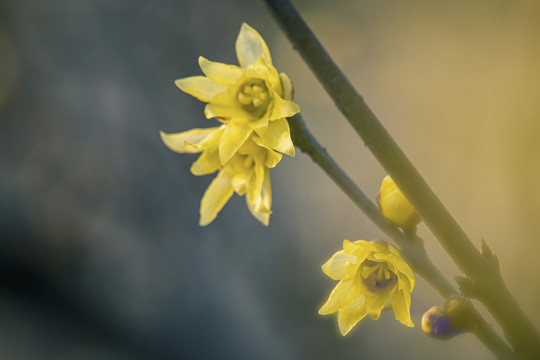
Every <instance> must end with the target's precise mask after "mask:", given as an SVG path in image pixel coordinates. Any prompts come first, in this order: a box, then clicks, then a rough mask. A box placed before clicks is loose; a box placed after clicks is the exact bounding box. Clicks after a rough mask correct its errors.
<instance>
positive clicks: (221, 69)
mask: <svg viewBox="0 0 540 360" xmlns="http://www.w3.org/2000/svg"><path fill="white" fill-rule="evenodd" d="M199 66H200V67H201V70H202V72H203V73H204V75H206V76H207V77H208V78H209V79H210V80H212V81H215V82H216V83H218V84H220V85H231V84H234V83H236V82H237V81H238V79H240V78H241V77H242V74H243V73H244V71H243V70H242V68H240V67H238V66H235V65H228V64H223V63H219V62H214V61H210V60H208V59H205V58H204V57H202V56H200V57H199Z"/></svg>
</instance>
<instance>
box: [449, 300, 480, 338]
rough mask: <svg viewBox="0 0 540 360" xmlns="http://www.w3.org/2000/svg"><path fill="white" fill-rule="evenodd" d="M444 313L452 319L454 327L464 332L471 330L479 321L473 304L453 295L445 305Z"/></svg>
mask: <svg viewBox="0 0 540 360" xmlns="http://www.w3.org/2000/svg"><path fill="white" fill-rule="evenodd" d="M443 311H444V313H445V314H446V316H448V317H449V318H450V319H451V322H452V327H453V328H454V329H460V330H462V331H469V330H471V329H472V328H473V327H474V326H475V324H476V320H477V316H478V313H477V312H476V310H475V309H474V307H473V305H472V303H471V302H470V301H469V300H467V299H465V298H464V297H462V296H459V295H453V296H451V297H450V298H448V300H446V302H445V303H444V307H443Z"/></svg>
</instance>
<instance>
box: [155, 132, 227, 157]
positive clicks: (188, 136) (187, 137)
mask: <svg viewBox="0 0 540 360" xmlns="http://www.w3.org/2000/svg"><path fill="white" fill-rule="evenodd" d="M160 135H161V140H162V141H163V143H164V144H165V145H166V146H167V147H168V148H169V149H171V150H172V151H176V152H179V153H198V152H201V151H203V150H204V149H206V148H208V147H211V146H214V145H215V146H217V144H218V141H219V136H220V135H221V127H213V128H207V129H191V130H188V131H184V132H181V133H174V134H167V133H164V132H163V131H161V132H160Z"/></svg>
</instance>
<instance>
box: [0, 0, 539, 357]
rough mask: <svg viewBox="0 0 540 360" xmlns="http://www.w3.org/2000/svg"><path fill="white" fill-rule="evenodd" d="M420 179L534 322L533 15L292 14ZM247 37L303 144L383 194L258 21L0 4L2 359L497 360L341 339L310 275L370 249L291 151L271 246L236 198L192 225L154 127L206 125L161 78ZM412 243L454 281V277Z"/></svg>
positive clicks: (196, 182)
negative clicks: (306, 131) (318, 147)
mask: <svg viewBox="0 0 540 360" xmlns="http://www.w3.org/2000/svg"><path fill="white" fill-rule="evenodd" d="M295 4H296V5H297V6H298V8H299V10H300V11H301V12H302V14H303V15H304V17H305V18H306V20H307V21H308V23H309V24H310V25H311V26H312V28H313V30H314V32H315V33H316V34H317V35H318V36H319V38H320V39H321V41H322V42H323V44H324V45H325V46H326V47H327V49H328V50H329V52H330V53H331V54H332V56H333V57H334V58H335V60H336V61H337V63H338V64H339V65H340V66H341V67H342V69H343V70H344V72H345V73H346V74H347V75H348V76H349V77H350V80H351V81H352V82H353V83H354V84H355V86H356V87H357V89H358V90H359V92H360V93H361V94H362V95H363V96H364V98H365V100H366V102H367V103H368V104H369V105H370V107H371V108H372V109H373V111H374V112H375V113H376V114H377V115H378V117H379V118H380V119H381V121H382V122H383V123H384V124H385V126H386V127H387V128H388V129H389V131H390V132H391V134H392V135H393V136H394V137H395V139H396V140H397V141H398V143H399V144H400V145H401V146H402V148H403V149H404V150H405V152H406V153H407V154H409V156H410V158H411V159H412V161H413V162H414V163H415V164H416V166H417V167H418V169H419V170H420V172H421V173H422V174H423V175H424V176H425V178H426V179H427V180H428V183H430V184H431V186H432V187H433V189H434V190H435V191H436V192H437V193H438V194H439V196H440V197H441V199H442V200H443V202H444V203H445V204H446V206H447V207H448V208H449V210H450V211H451V213H452V214H453V215H454V216H455V217H456V219H457V220H458V222H459V223H460V224H461V225H462V226H463V228H464V229H465V230H466V232H467V233H468V234H469V235H470V237H471V238H472V239H473V240H474V241H475V242H476V243H477V244H480V239H481V238H485V239H486V240H487V241H488V243H489V244H490V245H491V246H492V249H493V250H494V252H495V253H496V254H497V255H498V256H499V259H500V261H501V268H502V272H503V275H504V277H505V279H506V282H507V283H508V285H509V287H510V289H511V290H512V291H513V293H514V295H515V296H516V298H517V299H518V301H519V302H520V303H521V304H522V306H523V308H524V309H525V310H526V312H527V313H528V314H529V315H530V316H531V318H532V320H533V322H534V323H535V324H536V325H537V326H539V325H540V315H539V313H538V311H537V309H536V305H537V304H538V302H539V301H540V280H539V279H538V276H536V275H537V274H538V273H539V272H540V263H539V262H538V261H537V257H538V253H539V251H540V245H539V242H538V240H537V234H539V233H540V221H538V219H539V218H540V190H539V189H538V186H536V184H539V183H540V165H539V164H540V161H538V160H539V158H540V151H539V150H540V122H539V121H538V119H539V118H540V107H539V106H538V104H539V101H538V96H539V94H540V81H539V80H540V61H538V60H539V58H540V42H539V41H538V39H537V37H538V33H539V30H540V3H539V2H537V1H536V0H518V1H512V2H508V1H502V0H496V1H486V0H474V1H470V0H469V1H466V0H458V1H437V2H434V1H427V0H407V1H405V0H403V1H401V0H388V1H385V0H377V1H373V0H369V1H368V0H363V1H342V0H340V1H333V2H325V1H307V0H304V1H295ZM242 22H248V23H249V24H250V25H252V26H253V27H255V28H256V29H257V30H259V32H260V33H261V34H262V35H263V37H264V38H265V39H266V41H267V42H268V44H269V46H270V50H271V52H272V56H273V59H274V62H275V65H276V67H277V68H278V70H280V71H284V72H286V73H287V74H288V75H289V76H290V77H291V79H292V80H293V82H294V85H295V94H296V102H298V103H299V105H300V107H301V109H302V113H303V116H304V119H305V120H306V122H307V123H308V126H309V127H310V129H311V130H312V132H313V133H314V134H315V136H317V137H318V139H319V140H320V141H321V142H322V143H323V144H324V145H325V146H326V147H327V148H328V151H329V152H330V154H332V155H333V156H334V157H335V158H336V160H337V161H338V162H339V163H340V164H342V166H343V167H344V168H345V169H346V170H347V171H348V172H349V173H350V174H351V176H352V177H353V178H354V179H355V180H356V181H357V182H358V184H360V185H361V187H362V188H363V189H364V190H365V191H366V192H367V193H368V194H371V195H372V196H373V198H375V196H376V193H377V191H378V187H379V184H380V181H381V180H382V178H383V177H384V175H385V174H384V172H383V170H382V169H381V168H380V166H379V165H378V164H377V163H376V162H375V160H373V158H372V156H371V154H369V152H368V151H367V149H366V148H365V147H364V146H363V144H362V141H361V140H360V139H358V138H357V136H356V135H355V134H354V132H353V131H352V129H351V128H350V127H349V125H348V124H347V123H346V122H345V121H344V119H343V118H342V116H341V115H340V114H339V113H338V112H337V110H336V109H335V107H334V106H333V104H332V103H331V101H330V100H329V98H328V97H327V95H326V94H324V92H323V90H322V88H321V86H320V85H318V83H317V82H316V80H315V79H314V77H313V75H311V73H310V72H309V69H307V68H306V66H305V65H304V63H303V62H302V60H301V59H300V58H299V56H298V55H297V54H296V53H295V52H294V50H293V49H292V48H291V46H290V45H289V43H288V42H287V40H286V39H285V38H284V36H283V34H282V33H281V32H280V31H279V29H278V28H277V26H276V25H275V23H274V22H273V20H272V19H271V17H270V16H269V14H268V13H267V12H266V9H265V8H264V6H263V4H262V2H254V1H248V0H232V1H226V2H225V1H219V0H203V1H196V0H183V1H172V0H162V1H159V2H153V3H149V2H144V1H140V0H137V1H127V0H120V1H115V2H110V1H105V0H95V1H85V0H75V1H74V0H71V1H67V0H54V1H47V2H42V1H36V0H26V1H15V0H3V1H2V0H0V149H1V154H2V156H1V157H0V174H1V177H0V231H1V233H0V234H1V236H0V238H1V240H0V319H2V321H0V358H2V359H96V358H99V359H208V358H222V359H254V358H256V359H304V358H312V359H333V358H341V359H357V358H367V359H386V358H390V357H394V358H403V359H409V358H410V359H413V358H414V359H423V358H426V359H428V358H438V359H455V358H465V359H469V358H471V359H472V358H474V359H489V358H491V357H490V354H489V353H488V352H487V351H486V350H485V349H484V348H483V347H482V346H481V345H480V344H479V343H478V342H477V341H476V339H474V338H473V337H472V336H461V337H458V338H456V339H454V340H452V341H448V342H436V341H434V340H431V339H428V338H426V337H425V336H424V335H423V334H422V332H421V329H420V327H419V326H418V325H419V321H420V317H421V315H422V313H423V311H424V310H426V309H427V308H429V307H431V306H432V305H438V304H440V300H439V298H438V297H437V296H436V294H435V293H434V292H433V291H432V290H431V289H430V288H429V287H428V286H427V285H426V284H425V283H424V282H423V281H419V282H418V286H417V288H416V290H415V292H413V305H412V315H413V321H414V322H415V323H416V324H417V326H416V327H415V328H413V329H409V328H406V327H404V326H401V325H400V324H399V323H398V322H397V321H395V320H394V319H393V315H392V314H391V313H386V314H385V315H384V316H382V318H381V319H380V320H378V321H376V322H375V321H372V320H369V319H366V320H364V321H363V322H362V323H360V324H359V325H357V328H356V329H355V330H353V331H352V332H351V333H350V335H348V336H347V337H346V338H342V337H341V335H339V332H338V330H337V321H336V319H335V318H334V317H320V316H319V315H317V310H318V307H319V306H320V305H321V304H322V303H323V302H324V300H325V299H326V297H327V296H328V293H329V292H330V290H331V289H332V288H333V285H334V284H333V283H332V281H330V280H329V279H328V278H326V277H325V276H324V275H323V274H322V272H321V271H320V265H321V264H322V263H323V262H324V261H326V260H327V258H329V257H330V256H331V255H332V254H333V253H334V252H335V251H337V250H338V249H339V248H340V246H341V242H342V240H343V239H345V238H347V239H350V240H356V239H368V240H369V239H372V238H377V237H381V236H382V234H381V233H380V232H379V231H378V230H377V229H376V228H375V227H374V226H373V225H372V224H370V223H369V222H368V221H367V220H366V219H365V218H364V216H363V215H362V213H360V212H359V211H358V210H357V209H356V208H355V207H354V206H353V205H352V204H351V202H350V201H349V200H348V199H347V198H346V197H345V196H344V195H343V194H342V193H341V192H340V191H339V190H338V189H337V188H336V186H334V185H333V184H332V183H331V181H330V180H328V179H327V178H326V176H325V175H324V173H323V172H322V171H320V170H319V169H318V168H316V167H315V165H314V164H313V163H312V162H311V161H310V160H309V159H308V158H307V157H306V156H305V155H303V154H298V155H297V156H296V158H294V159H289V158H288V159H284V160H283V161H282V162H281V163H280V166H278V167H277V168H276V169H275V170H273V172H272V180H273V195H274V204H273V210H274V214H273V215H272V217H271V219H270V226H269V227H268V228H265V227H263V226H261V225H260V224H259V223H257V221H256V220H255V219H253V218H252V217H251V216H250V214H249V212H248V211H247V209H246V207H245V204H244V201H243V199H238V198H235V199H233V200H232V201H231V202H230V203H229V204H227V206H226V207H225V208H224V210H223V211H222V212H221V213H220V215H219V216H218V219H217V220H216V221H214V222H213V223H212V224H211V225H209V226H208V227H205V228H201V227H199V226H198V225H197V224H198V206H199V201H200V197H201V196H202V194H203V192H204V189H205V188H206V187H207V186H208V184H209V182H210V181H211V178H212V176H206V177H195V176H192V175H191V174H189V166H190V163H191V162H192V161H194V160H195V157H192V156H189V155H178V154H174V153H172V152H170V151H169V150H168V149H166V148H165V146H164V145H163V144H162V143H161V141H160V139H159V130H164V131H168V132H176V131H183V130H187V129H190V128H193V127H207V126H208V127H210V126H214V125H215V122H214V121H211V120H205V119H204V117H203V115H202V109H203V104H201V103H200V102H198V101H197V100H195V99H193V98H191V97H189V96H188V95H186V94H183V93H181V92H180V91H179V90H178V89H176V88H175V86H174V83H173V81H174V80H175V79H177V78H180V77H185V76H189V75H196V74H199V73H200V72H199V69H198V67H197V57H198V56H199V55H203V56H205V57H207V58H209V59H211V60H215V61H220V62H227V63H234V62H235V58H234V41H235V38H236V35H237V33H238V30H239V28H240V25H241V23H242ZM419 232H420V234H421V235H422V236H423V237H424V238H425V241H426V244H427V246H428V249H429V251H430V253H431V254H432V256H433V258H434V259H436V261H437V262H438V263H439V264H440V265H441V268H442V269H443V270H444V271H445V272H446V273H447V274H448V275H449V277H450V276H451V275H453V274H456V273H457V270H456V269H455V267H454V266H453V265H452V263H451V262H450V260H448V259H447V257H446V256H445V254H444V252H443V251H442V250H441V249H440V247H439V246H438V243H437V242H436V241H435V239H433V237H432V236H431V234H430V233H429V232H428V231H427V230H426V229H425V228H423V226H422V225H420V229H419Z"/></svg>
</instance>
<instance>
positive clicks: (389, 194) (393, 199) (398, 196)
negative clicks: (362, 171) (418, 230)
mask: <svg viewBox="0 0 540 360" xmlns="http://www.w3.org/2000/svg"><path fill="white" fill-rule="evenodd" d="M377 204H379V209H380V210H381V212H382V214H383V215H384V217H385V218H386V219H387V220H389V221H390V222H391V223H392V224H394V225H396V226H401V227H409V226H415V225H417V224H418V223H419V222H420V221H421V219H420V216H419V215H418V213H417V212H416V210H414V208H413V207H412V205H411V203H410V202H409V200H407V198H406V197H405V195H403V193H402V192H401V191H400V190H399V189H398V187H397V185H396V184H395V183H394V180H392V178H391V177H390V176H389V175H387V176H386V177H385V178H384V179H383V181H382V184H381V190H380V192H379V196H378V197H377Z"/></svg>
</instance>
